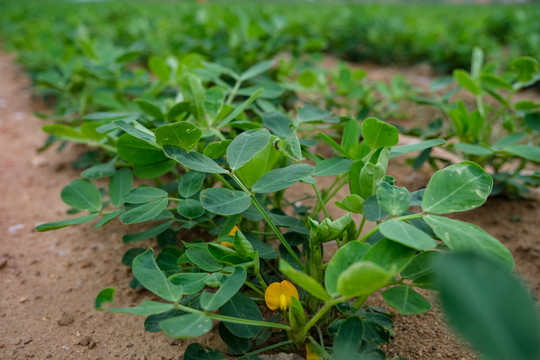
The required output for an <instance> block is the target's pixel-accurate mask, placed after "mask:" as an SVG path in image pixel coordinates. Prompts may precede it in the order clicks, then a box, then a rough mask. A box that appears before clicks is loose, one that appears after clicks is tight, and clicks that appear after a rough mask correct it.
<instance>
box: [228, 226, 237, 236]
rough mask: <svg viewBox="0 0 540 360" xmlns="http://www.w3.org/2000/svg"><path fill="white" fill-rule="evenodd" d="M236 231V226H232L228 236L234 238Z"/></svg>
mask: <svg viewBox="0 0 540 360" xmlns="http://www.w3.org/2000/svg"><path fill="white" fill-rule="evenodd" d="M236 230H238V226H236V225H234V227H233V228H232V229H231V231H229V236H234V234H236Z"/></svg>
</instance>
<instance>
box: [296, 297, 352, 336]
mask: <svg viewBox="0 0 540 360" xmlns="http://www.w3.org/2000/svg"><path fill="white" fill-rule="evenodd" d="M345 300H346V299H345V298H344V297H340V298H337V299H333V300H330V301H328V302H326V303H325V304H324V306H323V307H322V308H321V309H320V310H319V311H318V312H317V313H316V314H315V315H313V317H312V318H311V320H309V322H308V323H307V324H306V325H304V327H303V328H302V330H301V331H302V337H304V336H305V335H306V334H307V332H308V331H309V329H311V327H312V326H314V325H315V324H316V323H317V321H319V320H320V319H321V317H322V316H323V315H324V314H326V312H327V311H328V310H330V309H332V308H333V307H334V305H336V304H339V303H340V302H343V301H345Z"/></svg>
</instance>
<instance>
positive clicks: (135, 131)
mask: <svg viewBox="0 0 540 360" xmlns="http://www.w3.org/2000/svg"><path fill="white" fill-rule="evenodd" d="M113 124H114V125H116V126H117V127H118V128H120V129H122V130H124V131H125V132H126V133H128V134H130V135H132V136H134V137H136V138H137V139H139V140H142V141H145V142H147V143H149V144H151V145H153V146H154V147H156V148H159V147H158V146H157V144H156V138H155V136H154V133H153V132H151V131H150V130H148V129H147V128H145V127H144V126H142V125H141V124H139V123H137V122H136V121H134V122H133V123H127V122H125V121H124V120H117V121H113Z"/></svg>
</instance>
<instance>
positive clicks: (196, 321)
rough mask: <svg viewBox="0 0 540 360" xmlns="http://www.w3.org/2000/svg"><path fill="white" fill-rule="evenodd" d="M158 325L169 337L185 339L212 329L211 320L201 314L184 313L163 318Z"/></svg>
mask: <svg viewBox="0 0 540 360" xmlns="http://www.w3.org/2000/svg"><path fill="white" fill-rule="evenodd" d="M159 327H160V328H161V330H163V332H164V333H165V334H167V335H169V336H170V337H173V338H177V339H185V338H191V337H197V336H201V335H204V334H206V333H207V332H209V331H210V330H212V320H210V319H209V318H207V317H206V316H204V315H202V314H186V315H181V316H177V317H173V318H170V319H167V320H163V321H161V322H160V323H159Z"/></svg>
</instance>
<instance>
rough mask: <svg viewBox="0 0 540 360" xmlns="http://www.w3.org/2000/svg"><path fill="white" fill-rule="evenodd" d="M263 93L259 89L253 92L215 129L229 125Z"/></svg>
mask: <svg viewBox="0 0 540 360" xmlns="http://www.w3.org/2000/svg"><path fill="white" fill-rule="evenodd" d="M263 91H264V89H259V90H257V91H255V92H254V93H253V95H251V96H250V97H249V98H248V99H247V100H246V101H244V102H243V103H242V104H240V105H238V106H237V107H235V108H234V110H233V111H232V112H231V113H230V114H229V115H227V117H226V118H225V119H223V121H221V122H220V123H219V124H218V126H216V129H221V128H222V127H224V126H227V125H229V123H230V122H231V121H233V120H234V119H236V117H237V116H238V115H240V113H241V112H242V111H244V110H245V109H246V108H247V107H248V106H249V105H251V103H252V102H254V101H255V100H256V99H257V98H258V97H259V95H261V93H262V92H263Z"/></svg>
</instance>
